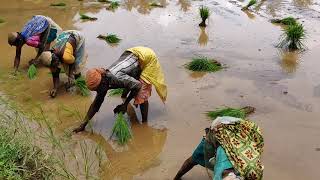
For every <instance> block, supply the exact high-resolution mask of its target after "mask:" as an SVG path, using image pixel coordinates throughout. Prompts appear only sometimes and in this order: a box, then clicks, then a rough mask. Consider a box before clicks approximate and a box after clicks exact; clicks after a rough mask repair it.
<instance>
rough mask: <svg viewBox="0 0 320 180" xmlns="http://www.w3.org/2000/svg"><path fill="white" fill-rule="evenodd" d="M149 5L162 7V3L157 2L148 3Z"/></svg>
mask: <svg viewBox="0 0 320 180" xmlns="http://www.w3.org/2000/svg"><path fill="white" fill-rule="evenodd" d="M150 6H152V7H160V8H163V7H164V6H163V5H161V4H159V3H157V2H152V3H150Z"/></svg>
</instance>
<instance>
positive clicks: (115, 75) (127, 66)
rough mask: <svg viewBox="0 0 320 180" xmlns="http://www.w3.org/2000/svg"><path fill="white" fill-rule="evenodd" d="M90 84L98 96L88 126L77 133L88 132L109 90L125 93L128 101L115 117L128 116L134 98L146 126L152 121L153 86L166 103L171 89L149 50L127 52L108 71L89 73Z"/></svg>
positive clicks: (89, 116)
mask: <svg viewBox="0 0 320 180" xmlns="http://www.w3.org/2000/svg"><path fill="white" fill-rule="evenodd" d="M86 83H87V86H88V88H89V89H90V90H91V91H96V92H97V95H96V97H95V99H94V101H93V103H92V104H91V106H90V108H89V110H88V112H87V115H86V117H85V119H84V122H83V123H82V124H81V125H80V127H78V128H77V129H75V130H74V132H80V131H83V130H84V129H85V127H86V125H87V124H88V122H89V120H90V119H91V118H92V117H93V116H94V115H95V113H96V112H98V111H99V109H100V107H101V104H102V103H103V101H104V98H105V96H106V94H107V92H108V90H109V89H117V88H124V89H125V90H124V92H123V94H122V96H121V97H122V98H123V99H125V100H124V103H123V104H120V105H118V106H117V107H116V108H115V109H114V110H113V111H114V113H119V112H123V113H125V112H126V111H127V106H128V104H129V102H130V101H131V100H132V99H133V98H134V104H135V105H140V110H141V116H142V122H147V120H148V108H149V103H148V98H149V97H150V96H151V90H152V85H154V87H155V89H156V91H157V93H158V95H159V97H160V98H161V100H162V101H163V102H165V101H166V98H167V85H166V83H165V80H164V74H163V72H162V69H161V66H160V63H159V61H158V58H157V56H156V54H155V53H154V51H153V50H152V49H150V48H147V47H134V48H130V49H127V50H126V51H125V52H124V53H123V54H122V55H121V56H120V58H119V60H118V61H116V62H115V63H113V64H112V65H111V66H110V67H109V68H107V69H103V68H100V69H97V68H96V69H91V70H89V71H88V72H87V75H86ZM128 94H129V95H128Z"/></svg>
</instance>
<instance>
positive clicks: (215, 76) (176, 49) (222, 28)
mask: <svg viewBox="0 0 320 180" xmlns="http://www.w3.org/2000/svg"><path fill="white" fill-rule="evenodd" d="M64 2H66V3H67V7H49V4H50V3H51V1H50V2H47V1H44V0H43V1H42V0H37V1H31V0H23V1H22V0H10V1H9V0H3V1H2V4H3V6H0V17H1V18H3V19H5V20H6V23H3V24H0V47H1V48H0V54H1V55H2V57H1V63H0V75H1V77H0V81H1V84H0V88H1V90H2V91H4V92H5V93H6V94H8V95H9V96H10V97H11V99H12V100H15V101H16V102H17V103H19V104H20V105H21V106H22V107H23V108H24V109H25V110H34V109H35V106H36V105H37V104H41V105H42V106H43V107H44V109H45V112H46V113H47V114H48V116H49V117H50V118H51V119H52V121H53V122H56V129H57V132H59V131H62V130H66V129H71V128H72V127H75V126H76V125H78V123H79V122H80V119H81V118H75V117H71V116H68V114H66V113H59V112H61V111H60V110H61V109H63V108H65V107H67V108H69V109H77V110H79V112H80V114H81V116H83V115H84V113H85V112H86V110H87V108H88V106H89V105H90V101H91V99H92V98H93V97H94V96H93V95H92V96H91V97H90V98H83V97H81V96H79V95H73V94H68V93H65V92H64V90H63V88H62V89H61V91H60V92H59V94H58V97H57V98H56V99H50V98H49V96H48V90H49V89H50V88H51V86H52V84H51V79H50V76H49V75H48V72H49V70H48V69H47V68H44V67H42V68H40V70H39V71H40V72H39V75H38V77H37V79H36V80H28V79H27V77H26V71H27V62H28V60H29V59H31V58H32V57H33V56H35V51H34V49H32V48H29V47H24V48H23V56H22V66H20V67H21V68H20V69H21V73H20V76H18V77H13V76H12V75H10V72H12V66H13V58H14V53H15V50H14V48H12V47H10V46H9V45H7V39H6V37H7V33H8V32H11V31H19V30H21V28H22V26H23V25H24V23H25V22H26V21H27V20H28V19H30V18H31V16H32V15H35V14H43V15H47V16H50V17H51V18H52V19H54V20H55V21H56V22H57V23H58V24H59V25H60V26H61V27H62V28H63V29H79V30H81V31H82V32H83V33H84V34H85V36H86V47H87V52H88V53H89V60H88V63H87V68H91V67H100V66H102V67H108V66H109V65H110V64H112V62H113V61H115V60H116V59H117V58H118V57H119V56H120V55H121V53H122V52H123V51H124V50H125V49H127V48H129V47H132V46H137V45H143V46H148V47H151V48H152V49H154V50H155V52H156V53H157V54H158V56H159V59H160V62H161V64H162V66H163V69H164V72H165V75H166V80H167V83H168V87H169V89H168V91H169V97H168V101H167V102H166V104H165V105H163V104H162V103H161V101H160V99H159V98H158V97H157V96H156V93H155V91H154V92H153V94H154V95H153V96H152V98H151V100H150V112H149V117H150V121H149V123H148V125H139V124H133V126H132V128H133V135H134V139H133V140H132V141H131V142H130V143H129V144H128V146H127V147H125V148H118V147H117V146H116V145H114V143H111V142H110V141H108V138H109V136H110V130H111V128H112V124H113V120H114V116H113V113H112V110H113V108H114V107H115V106H116V105H117V104H119V103H120V102H121V100H120V99H119V98H106V100H105V102H104V104H103V107H102V108H101V110H100V112H99V113H98V114H97V115H96V116H95V117H94V120H93V121H92V130H93V132H94V133H93V134H90V133H82V134H79V135H76V137H77V136H78V137H79V138H88V139H90V140H93V141H95V142H96V143H99V144H102V145H103V149H104V151H105V153H106V155H107V157H108V159H109V160H108V162H106V165H105V166H104V167H103V168H102V173H101V179H107V180H109V179H110V180H113V179H117V180H118V179H145V180H150V179H152V180H163V179H172V178H173V177H174V175H175V173H176V172H177V170H178V169H179V168H180V166H181V164H182V163H183V161H184V160H185V159H186V158H187V157H189V156H190V155H191V153H192V151H193V149H194V148H195V147H196V146H197V144H198V143H199V141H200V139H201V137H202V134H203V133H204V132H203V129H204V128H205V127H207V126H208V125H209V122H208V119H207V118H206V117H205V114H204V112H206V111H208V110H212V109H215V108H218V107H221V106H230V107H243V106H248V105H250V106H253V107H255V108H256V113H255V114H253V115H252V116H251V117H250V118H251V119H252V120H254V121H256V122H257V123H258V124H259V125H260V126H261V128H262V130H263V133H264V137H265V152H264V154H263V162H264V165H265V176H264V179H282V180H292V179H297V180H298V179H315V180H316V179H319V178H318V176H319V173H318V169H319V168H318V166H317V164H318V162H319V161H320V154H319V151H318V149H319V148H320V141H319V137H320V131H319V129H320V121H319V118H318V117H319V108H320V101H319V100H320V73H319V70H318V67H319V66H320V61H319V55H320V43H319V38H320V30H319V27H320V21H319V20H320V3H319V2H317V1H316V0H274V1H259V2H258V3H257V5H256V6H253V8H252V9H251V10H250V11H246V12H243V11H241V6H243V5H244V4H246V2H244V1H233V0H230V1H224V0H206V1H189V0H178V1H166V0H160V4H161V5H162V6H164V8H152V7H150V6H149V3H150V2H151V1H147V0H126V1H123V2H121V6H120V7H119V8H118V9H117V10H115V11H108V10H106V7H107V5H105V4H103V3H97V2H90V1H83V2H79V1H76V0H65V1H64ZM203 4H204V5H207V6H208V7H209V8H210V10H211V14H212V16H211V17H210V18H209V21H208V22H207V24H208V26H207V28H206V29H201V28H199V27H198V24H199V22H200V17H199V16H198V9H197V8H198V7H199V6H200V5H203ZM79 12H81V13H86V14H87V15H90V16H94V17H97V18H98V20H97V21H94V22H93V21H82V20H80V16H79ZM289 15H291V16H294V17H296V18H299V21H300V22H301V23H303V25H304V27H305V29H306V32H307V38H306V40H305V44H306V46H307V47H308V48H307V49H306V51H304V52H302V53H299V54H293V53H287V52H283V51H280V50H279V49H277V48H276V47H275V46H276V45H277V43H278V42H279V37H280V35H281V34H282V28H283V27H281V26H277V25H274V24H271V23H270V22H269V19H271V18H282V17H286V16H289ZM107 33H115V34H117V35H118V36H119V37H120V38H121V39H122V41H121V42H120V43H119V45H117V46H109V45H108V44H106V43H105V42H103V41H100V40H98V39H97V38H96V37H97V36H98V35H99V34H107ZM195 56H208V57H212V58H214V59H216V60H218V61H219V62H221V63H222V64H226V65H227V68H226V69H224V70H222V71H220V72H217V73H210V74H198V73H191V72H188V71H186V70H185V69H184V67H183V66H184V64H186V63H187V62H188V61H190V59H191V58H192V57H195ZM137 112H138V113H137V115H138V119H139V118H140V116H139V111H138V110H137ZM90 131H91V130H90V128H88V132H90ZM184 179H186V180H187V179H189V180H191V179H194V180H198V179H208V176H207V172H206V171H205V169H203V168H201V167H196V168H194V170H192V171H190V173H189V174H187V175H186V176H185V178H184Z"/></svg>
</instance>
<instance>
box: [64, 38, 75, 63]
mask: <svg viewBox="0 0 320 180" xmlns="http://www.w3.org/2000/svg"><path fill="white" fill-rule="evenodd" d="M62 58H63V62H64V63H66V64H73V63H74V61H75V58H74V56H73V47H72V45H71V44H70V43H69V42H67V43H66V47H65V48H64V52H63V56H62Z"/></svg>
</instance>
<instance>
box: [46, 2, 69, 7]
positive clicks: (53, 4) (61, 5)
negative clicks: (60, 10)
mask: <svg viewBox="0 0 320 180" xmlns="http://www.w3.org/2000/svg"><path fill="white" fill-rule="evenodd" d="M66 5H67V4H66V3H63V2H60V3H51V4H50V6H58V7H63V6H66Z"/></svg>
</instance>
